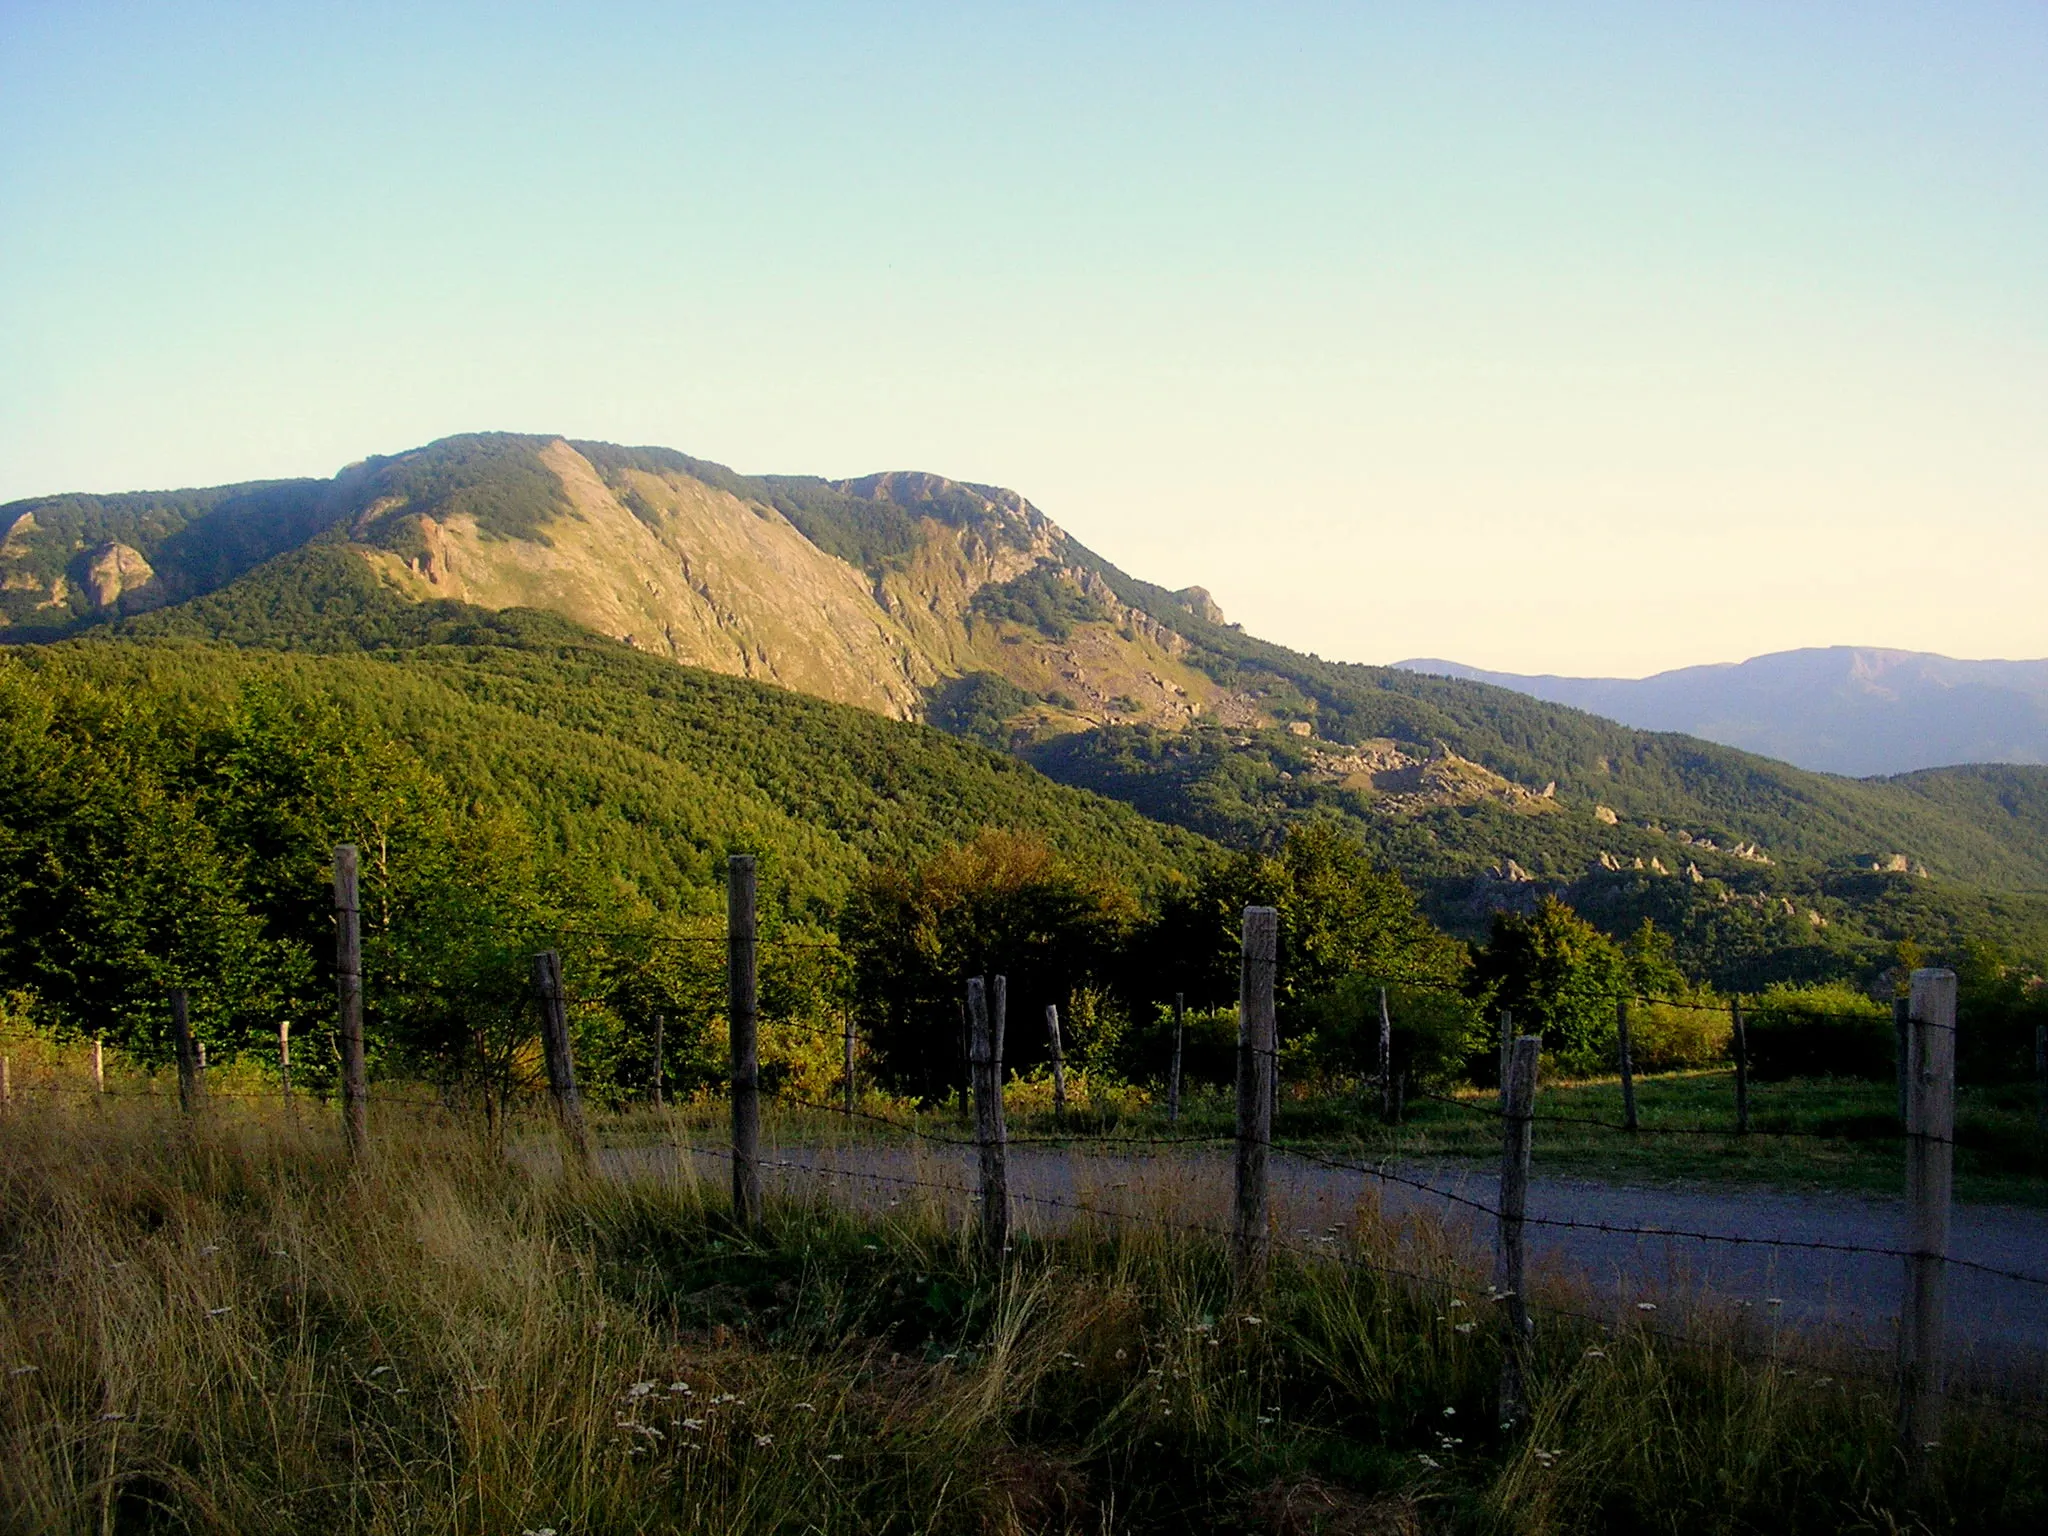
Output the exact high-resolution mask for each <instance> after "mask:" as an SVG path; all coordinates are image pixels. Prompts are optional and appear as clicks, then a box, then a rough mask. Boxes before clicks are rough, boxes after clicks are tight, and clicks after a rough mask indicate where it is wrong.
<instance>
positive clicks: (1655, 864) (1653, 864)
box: [1650, 856, 1671, 875]
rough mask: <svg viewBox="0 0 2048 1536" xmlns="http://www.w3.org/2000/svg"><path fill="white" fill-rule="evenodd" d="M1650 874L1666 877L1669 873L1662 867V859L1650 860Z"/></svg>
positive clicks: (1653, 858) (1654, 858)
mask: <svg viewBox="0 0 2048 1536" xmlns="http://www.w3.org/2000/svg"><path fill="white" fill-rule="evenodd" d="M1650 873H1651V874H1653V875H1668V874H1670V873H1671V871H1670V870H1668V869H1666V868H1665V867H1664V861H1663V860H1662V859H1660V858H1656V857H1654V856H1653V857H1652V858H1651V859H1650Z"/></svg>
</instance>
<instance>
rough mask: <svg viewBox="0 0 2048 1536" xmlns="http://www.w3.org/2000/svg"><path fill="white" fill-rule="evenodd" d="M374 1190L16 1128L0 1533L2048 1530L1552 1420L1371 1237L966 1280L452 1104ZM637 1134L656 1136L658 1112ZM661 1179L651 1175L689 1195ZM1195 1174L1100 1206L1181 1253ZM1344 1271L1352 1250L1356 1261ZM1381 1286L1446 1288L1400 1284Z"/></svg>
mask: <svg viewBox="0 0 2048 1536" xmlns="http://www.w3.org/2000/svg"><path fill="white" fill-rule="evenodd" d="M379 1124H380V1142H379V1146H378V1149H377V1157H376V1160H375V1164H374V1167H373V1168H372V1170H371V1171H370V1172H369V1173H367V1174H362V1175H359V1174H356V1173H353V1172H352V1171H351V1170H350V1169H349V1168H348V1167H347V1165H346V1163H345V1162H344V1160H343V1159H342V1157H341V1154H340V1147H339V1143H338V1140H337V1138H336V1136H335V1134H334V1128H333V1126H332V1124H331V1123H330V1122H329V1121H328V1120H327V1119H326V1118H325V1117H324V1116H323V1115H321V1114H320V1113H319V1112H318V1111H317V1109H316V1108H314V1107H313V1106H310V1105H309V1106H307V1107H306V1108H305V1109H304V1111H303V1116H302V1118H301V1119H299V1120H296V1121H295V1120H293V1119H291V1118H289V1117H287V1116H285V1115H283V1114H282V1113H280V1112H278V1111H276V1110H275V1109H258V1108H252V1107H248V1106H241V1105H236V1104H233V1103H227V1102H222V1103H216V1104H213V1105H210V1106H209V1107H208V1110H207V1112H206V1113H205V1114H204V1115H203V1116H201V1117H200V1118H199V1119H198V1120H197V1121H196V1122H189V1123H188V1122H185V1121H183V1120H181V1119H180V1118H179V1117H178V1116H177V1115H176V1113H175V1111H174V1110H173V1109H171V1108H170V1107H169V1106H168V1105H165V1104H162V1103H150V1102H124V1101H110V1102H96V1101H93V1100H91V1099H90V1098H69V1099H66V1098H54V1099H52V1100H50V1101H48V1102H42V1101H37V1102H33V1103H26V1104H17V1105H16V1106H15V1108H14V1110H13V1111H12V1112H10V1113H8V1114H6V1115H4V1116H0V1370H4V1371H5V1372H7V1373H8V1374H6V1375H4V1376H0V1525H4V1528H5V1529H7V1530H9V1531H20V1532H38V1533H41V1532H51V1533H56V1532H64V1533H70V1532H80V1533H83V1532H94V1533H110V1532H115V1531H123V1532H126V1531H154V1530H179V1531H196V1532H221V1533H228V1532H234V1533H258V1532H270V1531H277V1532H286V1531H293V1532H297V1531H308V1530H315V1531H320V1532H323V1533H335V1536H339V1533H343V1532H349V1533H354V1532H365V1533H377V1532H393V1533H396V1532H416V1531H437V1532H438V1531H449V1532H461V1533H470V1532H474V1533H478V1536H502V1533H511V1536H518V1533H521V1532H538V1531H547V1530H553V1531H555V1532H557V1533H560V1536H570V1533H572V1532H574V1533H591V1532H615V1531H616V1532H640V1531H646V1532H654V1531H675V1530H685V1531H691V1532H735V1533H737V1532H807V1531H818V1532H839V1531H846V1532H854V1531H859V1532H899V1531H900V1532H952V1531H1038V1530H1048V1531H1050V1530H1061V1531H1068V1530H1071V1531H1089V1532H1104V1531H1124V1530H1131V1531H1153V1530H1157V1531H1166V1530H1187V1529H1224V1530H1230V1529H1250V1530H1273V1531H1310V1530H1325V1531H1331V1532H1342V1531H1350V1532H1363V1531H1376V1530H1388V1531H1393V1530H1401V1531H1407V1530H1421V1529H1469V1530H1502V1531H1526V1532H1549V1531H1560V1532H1562V1531H1582V1530H1645V1529H1648V1530H1671V1531H1688V1532H1690V1531H1739V1530H1757V1529H1774V1530H1828V1531H1832V1530H1840V1529H1850V1528H1864V1529H1873V1530H1882V1529H1890V1528H1901V1529H1903V1528H1907V1527H1908V1526H1911V1525H1912V1524H1913V1523H1914V1522H1921V1523H1924V1524H1926V1525H1928V1526H1930V1527H1933V1528H1942V1527H1951V1528H1952V1527H1955V1526H1958V1525H1962V1524H1968V1525H1970V1526H1972V1527H1974V1528H1976V1529H1977V1530H1978V1531H1982V1532H1990V1531H1996V1530H2000V1529H2009V1530H2029V1529H2038V1528H2039V1521H2040V1519H2041V1516H2042V1514H2043V1512H2044V1510H2048V1504H2044V1502H2043V1491H2042V1489H2043V1483H2042V1472H2041V1466H2042V1458H2041V1451H2042V1450H2043V1449H2044V1444H2048V1442H2044V1440H2043V1438H2042V1437H2041V1435H2040V1434H2039V1433H2038V1432H2036V1431H2033V1430H2027V1429H2014V1428H2012V1427H2009V1426H2006V1425H2004V1424H2002V1423H2000V1422H1999V1421H1996V1420H1993V1419H1976V1418H1973V1417H1970V1416H1968V1415H1958V1416H1957V1418H1956V1420H1955V1422H1954V1426H1953V1430H1952V1433H1951V1435H1950V1437H1949V1439H1950V1443H1949V1445H1948V1446H1947V1447H1946V1448H1945V1450H1944V1452H1943V1455H1942V1457H1941V1458H1940V1460H1939V1461H1938V1463H1937V1465H1936V1468H1935V1470H1934V1472H1933V1474H1932V1475H1931V1477H1930V1478H1929V1479H1928V1481H1927V1482H1926V1483H1925V1484H1924V1485H1921V1486H1919V1487H1917V1488H1916V1487H1915V1486H1914V1485H1912V1484H1911V1483H1910V1482H1909V1481H1908V1480H1907V1479H1906V1478H1905V1477H1904V1475H1903V1473H1902V1472H1901V1469H1899V1468H1898V1467H1897V1466H1896V1465H1895V1463H1894V1461H1893V1458H1892V1453H1891V1449H1890V1420H1889V1399H1888V1396H1887V1395H1886V1394H1885V1393H1883V1392H1882V1391H1881V1390H1878V1389H1875V1388H1870V1387H1867V1386H1866V1385H1864V1384H1861V1383H1856V1382H1851V1381H1849V1380H1847V1379H1845V1378H1843V1379H1838V1378H1834V1377H1829V1378H1828V1379H1827V1380H1825V1381H1823V1380H1822V1379H1821V1378H1822V1377H1823V1376H1825V1375H1826V1371H1825V1362H1821V1363H1818V1364H1816V1363H1814V1362H1812V1361H1795V1362H1781V1363H1779V1364H1776V1365H1763V1366H1760V1365H1758V1364H1756V1363H1754V1362H1753V1361H1752V1360H1750V1359H1749V1358H1748V1356H1747V1353H1746V1350H1745V1345H1746V1343H1748V1342H1753V1341H1746V1340H1745V1339H1744V1338H1743V1337H1742V1336H1740V1335H1739V1333H1738V1332H1736V1331H1735V1330H1734V1326H1733V1325H1729V1329H1728V1331H1727V1332H1725V1333H1723V1334H1720V1335H1714V1334H1713V1333H1712V1327H1713V1325H1712V1323H1711V1320H1703V1321H1702V1322H1701V1326H1702V1327H1703V1328H1705V1329H1706V1330H1707V1331H1708V1333H1709V1335H1710V1340H1709V1342H1708V1343H1707V1344H1704V1345H1699V1346H1690V1347H1686V1348H1677V1347H1673V1346H1671V1345H1669V1344H1667V1343H1665V1342H1663V1341H1661V1340H1659V1339H1657V1338H1656V1337H1654V1336H1653V1335H1651V1334H1650V1333H1648V1332H1646V1331H1644V1332H1638V1331H1628V1330H1624V1331H1622V1332H1620V1333H1619V1334H1615V1335H1612V1336H1610V1335H1609V1334H1606V1333H1602V1332H1600V1331H1599V1330H1596V1329H1591V1328H1584V1327H1579V1326H1577V1325H1572V1324H1569V1323H1554V1324H1551V1325H1549V1326H1547V1327H1546V1329H1545V1331H1544V1333H1543V1334H1542V1335H1541V1336H1540V1338H1539V1340H1538V1344H1537V1348H1536V1360H1535V1366H1534V1370H1533V1373H1532V1380H1533V1383H1534V1394H1533V1400H1532V1409H1533V1420H1532V1423H1531V1425H1530V1427H1529V1429H1528V1430H1527V1431H1526V1432H1525V1433H1519V1434H1515V1435H1509V1436H1502V1435H1501V1434H1499V1433H1498V1431H1497V1430H1496V1429H1495V1428H1494V1426H1493V1425H1492V1423H1491V1409H1492V1403H1493V1389H1494V1382H1495V1379H1496V1374H1497V1370H1498V1363H1499V1354H1498V1341H1497V1339H1496V1338H1495V1336H1494V1334H1493V1331H1492V1327H1491V1318H1490V1317H1489V1316H1486V1315H1482V1314H1484V1312H1485V1305H1484V1302H1483V1300H1481V1299H1479V1297H1478V1296H1477V1294H1476V1293H1475V1291H1474V1290H1473V1288H1472V1277H1471V1275H1470V1274H1469V1272H1468V1271H1467V1270H1466V1269H1465V1267H1464V1266H1463V1263H1462V1260H1461V1257H1460V1255H1459V1253H1458V1252H1457V1249H1456V1245H1455V1244H1454V1243H1451V1242H1449V1241H1448V1240H1443V1239H1441V1238H1440V1237H1439V1238H1436V1239H1432V1237H1431V1235H1430V1234H1429V1233H1428V1232H1427V1231H1423V1230H1410V1231H1408V1232H1407V1233H1405V1234H1402V1235H1400V1237H1399V1239H1398V1242H1397V1237H1396V1234H1394V1233H1393V1232H1391V1231H1390V1230H1389V1229H1388V1227H1387V1225H1386V1224H1385V1223H1383V1222H1381V1221H1379V1219H1378V1218H1377V1216H1376V1214H1375V1213H1374V1212H1372V1211H1371V1210H1360V1211H1356V1212H1352V1213H1348V1214H1347V1217H1346V1219H1345V1220H1344V1221H1343V1222H1342V1223H1333V1225H1338V1226H1340V1227H1341V1230H1340V1232H1339V1233H1337V1234H1336V1235H1335V1236H1334V1237H1333V1239H1332V1242H1331V1243H1330V1244H1328V1245H1325V1246H1324V1247H1323V1249H1322V1253H1323V1255H1324V1256H1320V1257H1295V1256H1292V1255H1290V1254H1287V1253H1283V1254H1282V1255H1281V1256H1280V1258H1279V1259H1278V1261H1277V1262H1276V1265H1275V1269H1274V1276H1273V1280H1272V1283H1271V1285H1270V1287H1269V1288H1268V1289H1267V1290H1266V1291H1265V1292H1263V1293H1261V1294H1260V1295H1257V1296H1241V1295H1236V1294H1234V1293H1233V1291H1232V1289H1231V1280H1230V1274H1229V1269H1228V1264H1227V1255H1226V1253H1225V1252H1224V1251H1223V1249H1222V1248H1221V1247H1220V1245H1218V1244H1217V1243H1215V1242H1213V1241H1211V1240H1209V1239H1207V1238H1205V1237H1203V1236H1201V1235H1200V1234H1197V1233H1191V1232H1188V1231H1186V1230H1184V1229H1182V1228H1180V1227H1176V1226H1174V1225H1170V1224H1168V1223H1165V1222H1113V1221H1109V1220H1102V1219H1095V1218H1090V1217H1087V1216H1073V1217H1072V1218H1071V1219H1070V1220H1068V1221H1067V1222H1066V1223H1065V1224H1064V1225H1063V1226H1061V1227H1060V1228H1059V1229H1058V1230H1055V1231H1049V1232H1047V1233H1046V1234H1045V1235H1042V1236H1040V1237H1037V1238H1027V1239H1020V1241H1019V1242H1018V1243H1017V1244H1016V1249H1015V1251H1014V1252H1013V1253H1012V1254H1011V1255H1010V1256H1009V1257H1008V1259H1007V1260H1005V1261H1002V1262H1001V1263H1000V1264H998V1265H995V1266H991V1265H990V1264H989V1263H988V1262H987V1261H985V1260H984V1258H983V1257H982V1256H981V1255H980V1253H979V1250H978V1248H977V1246H976V1244H975V1243H974V1242H973V1241H972V1235H971V1232H970V1231H969V1230H968V1229H967V1227H966V1226H965V1225H964V1224H963V1222H962V1220H961V1214H962V1213H961V1210H960V1208H959V1207H958V1206H957V1205H949V1204H946V1203H944V1201H943V1200H942V1199H940V1198H939V1197H932V1198H931V1199H929V1200H927V1199H925V1198H921V1197H918V1196H916V1195H915V1194H913V1193H910V1192H905V1193H904V1194H903V1195H902V1196H901V1197H891V1198H893V1199H895V1202H896V1203H894V1204H888V1203H886V1202H881V1203H877V1204H876V1205H875V1206H874V1207H873V1208H869V1209H850V1208H847V1207H844V1206H836V1205H830V1204H826V1203H822V1202H806V1201H801V1200H792V1199H788V1198H784V1199H779V1200H776V1201H774V1202H772V1203H771V1213H770V1220H769V1224H768V1229H767V1230H766V1232H765V1233H763V1234H761V1235H759V1236H750V1235H745V1234H741V1233H738V1232H736V1231H734V1230H732V1229H731V1228H730V1226H729V1225H728V1224H727V1222H726V1221H725V1219H724V1217H723V1215H722V1206H723V1190H722V1188H710V1189H707V1188H704V1187H701V1186H700V1185H699V1184H698V1183H697V1181H696V1180H695V1178H694V1177H693V1176H692V1175H691V1174H690V1172H689V1171H688V1168H689V1165H688V1163H687V1162H686V1161H681V1160H674V1159H671V1160H668V1161H667V1162H665V1163H658V1162H655V1161H653V1160H647V1161H646V1162H645V1163H644V1164H643V1165H639V1166H642V1167H643V1169H644V1171H643V1172H642V1174H641V1175H640V1176H637V1177H635V1178H634V1179H632V1180H631V1181H623V1180H613V1181H610V1182H605V1183H590V1182H580V1181H565V1180H563V1179H562V1178H560V1177H559V1176H558V1175H557V1174H555V1173H553V1172H551V1171H550V1169H551V1167H552V1163H551V1161H550V1160H549V1159H547V1158H545V1157H537V1156H531V1155H523V1151H522V1148H521V1147H520V1145H519V1142H518V1138H517V1137H515V1138H514V1148H513V1151H514V1153H515V1155H514V1156H512V1157H511V1158H510V1159H508V1158H506V1157H505V1156H503V1155H501V1154H500V1153H499V1152H497V1151H494V1150H493V1149H492V1148H491V1147H489V1146H487V1145H485V1144H484V1143H483V1142H481V1141H480V1140H478V1139H477V1138H474V1137H472V1136H471V1135H469V1134H468V1133H467V1132H466V1131H465V1129H464V1128H463V1127H462V1126H460V1125H457V1124H453V1123H445V1122H441V1121H438V1120H436V1119H434V1118H432V1117H431V1116H425V1115H421V1116H415V1117H413V1118H411V1119H405V1120H400V1119H397V1118H396V1117H395V1116H388V1115H387V1116H385V1117H383V1118H381V1119H380V1122H379ZM636 1132H637V1134H639V1135H641V1136H643V1137H644V1136H645V1135H646V1134H647V1127H646V1126H645V1125H644V1124H639V1125H637V1127H636ZM662 1170H666V1171H662ZM1173 1180H1174V1175H1173V1173H1172V1172H1171V1170H1163V1169H1162V1170H1159V1171H1157V1172H1156V1173H1155V1176H1154V1178H1153V1179H1152V1180H1151V1182H1150V1183H1149V1184H1148V1182H1147V1181H1146V1180H1144V1179H1135V1180H1131V1181H1128V1182H1129V1183H1130V1186H1131V1187H1129V1188H1123V1189H1100V1190H1092V1191H1082V1192H1081V1195H1082V1199H1083V1201H1084V1203H1088V1204H1095V1205H1103V1206H1109V1205H1112V1204H1115V1203H1118V1202H1122V1203H1123V1204H1124V1205H1126V1206H1127V1207H1129V1208H1131V1209H1132V1210H1134V1211H1138V1212H1141V1213H1143V1212H1149V1213H1151V1214H1153V1215H1166V1216H1170V1217H1171V1218H1173V1219H1174V1220H1182V1219H1185V1218H1187V1217H1188V1216H1189V1215H1190V1214H1202V1215H1206V1214H1210V1213H1207V1212H1203V1211H1200V1210H1199V1197H1198V1194H1197V1192H1196V1191H1194V1190H1192V1189H1189V1188H1180V1187H1177V1186H1176V1185H1175V1183H1174V1182H1173ZM1343 1259H1348V1260H1349V1261H1350V1262H1340V1260H1343ZM1396 1259H1398V1261H1399V1262H1400V1264H1401V1265H1402V1266H1403V1267H1405V1268H1408V1269H1411V1270H1417V1271H1419V1272H1420V1273H1422V1275H1423V1280H1422V1281H1420V1282H1416V1281H1410V1280H1403V1279H1399V1278H1396V1277H1391V1276H1388V1275H1386V1274H1383V1273H1381V1272H1380V1271H1379V1270H1377V1269H1375V1268H1373V1267H1372V1266H1373V1265H1374V1264H1375V1263H1380V1262H1391V1261H1394V1260H1396Z"/></svg>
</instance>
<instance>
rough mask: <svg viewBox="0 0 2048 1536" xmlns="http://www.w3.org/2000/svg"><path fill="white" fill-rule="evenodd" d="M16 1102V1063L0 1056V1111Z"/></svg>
mask: <svg viewBox="0 0 2048 1536" xmlns="http://www.w3.org/2000/svg"><path fill="white" fill-rule="evenodd" d="M13 1102H14V1062H13V1061H12V1060H11V1059H10V1058H9V1057H6V1056H0V1109H4V1108H6V1107H7V1106H8V1105H10V1104H12V1103H13Z"/></svg>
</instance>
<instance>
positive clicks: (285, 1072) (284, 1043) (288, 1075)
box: [277, 1019, 292, 1107]
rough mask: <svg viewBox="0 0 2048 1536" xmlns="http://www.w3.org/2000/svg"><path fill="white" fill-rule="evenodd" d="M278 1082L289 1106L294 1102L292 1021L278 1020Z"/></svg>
mask: <svg viewBox="0 0 2048 1536" xmlns="http://www.w3.org/2000/svg"><path fill="white" fill-rule="evenodd" d="M277 1082H278V1088H279V1091H280V1092H281V1094H282V1095H283V1098H284V1102H285V1104H286V1106H287V1107H289V1106H290V1104H291V1102H292V1021H291V1020H290V1019H279V1020H278V1021H277Z"/></svg>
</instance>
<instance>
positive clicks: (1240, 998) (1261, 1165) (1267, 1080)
mask: <svg viewBox="0 0 2048 1536" xmlns="http://www.w3.org/2000/svg"><path fill="white" fill-rule="evenodd" d="M1279 938H1280V915H1279V913H1278V912H1277V911H1275V910H1274V909H1273V908H1272V907H1246V908H1245V909H1244V939H1243V944H1242V947H1241V949H1240V952H1239V957H1238V983H1237V1229H1236V1234H1235V1236H1236V1254H1235V1257H1236V1260H1237V1282H1238V1286H1239V1288H1240V1289H1241V1290H1244V1291H1251V1290H1255V1289H1257V1288H1258V1287H1259V1286H1260V1285H1262V1284H1264V1283H1265V1278H1266V1248H1267V1241H1268V1238H1267V1232H1266V1159H1267V1149H1268V1148H1269V1147H1270V1146H1271V1145H1272V1141H1273V1076H1274V1073H1273V983H1274V970H1275V967H1276V965H1277V962H1278V955H1279Z"/></svg>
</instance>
